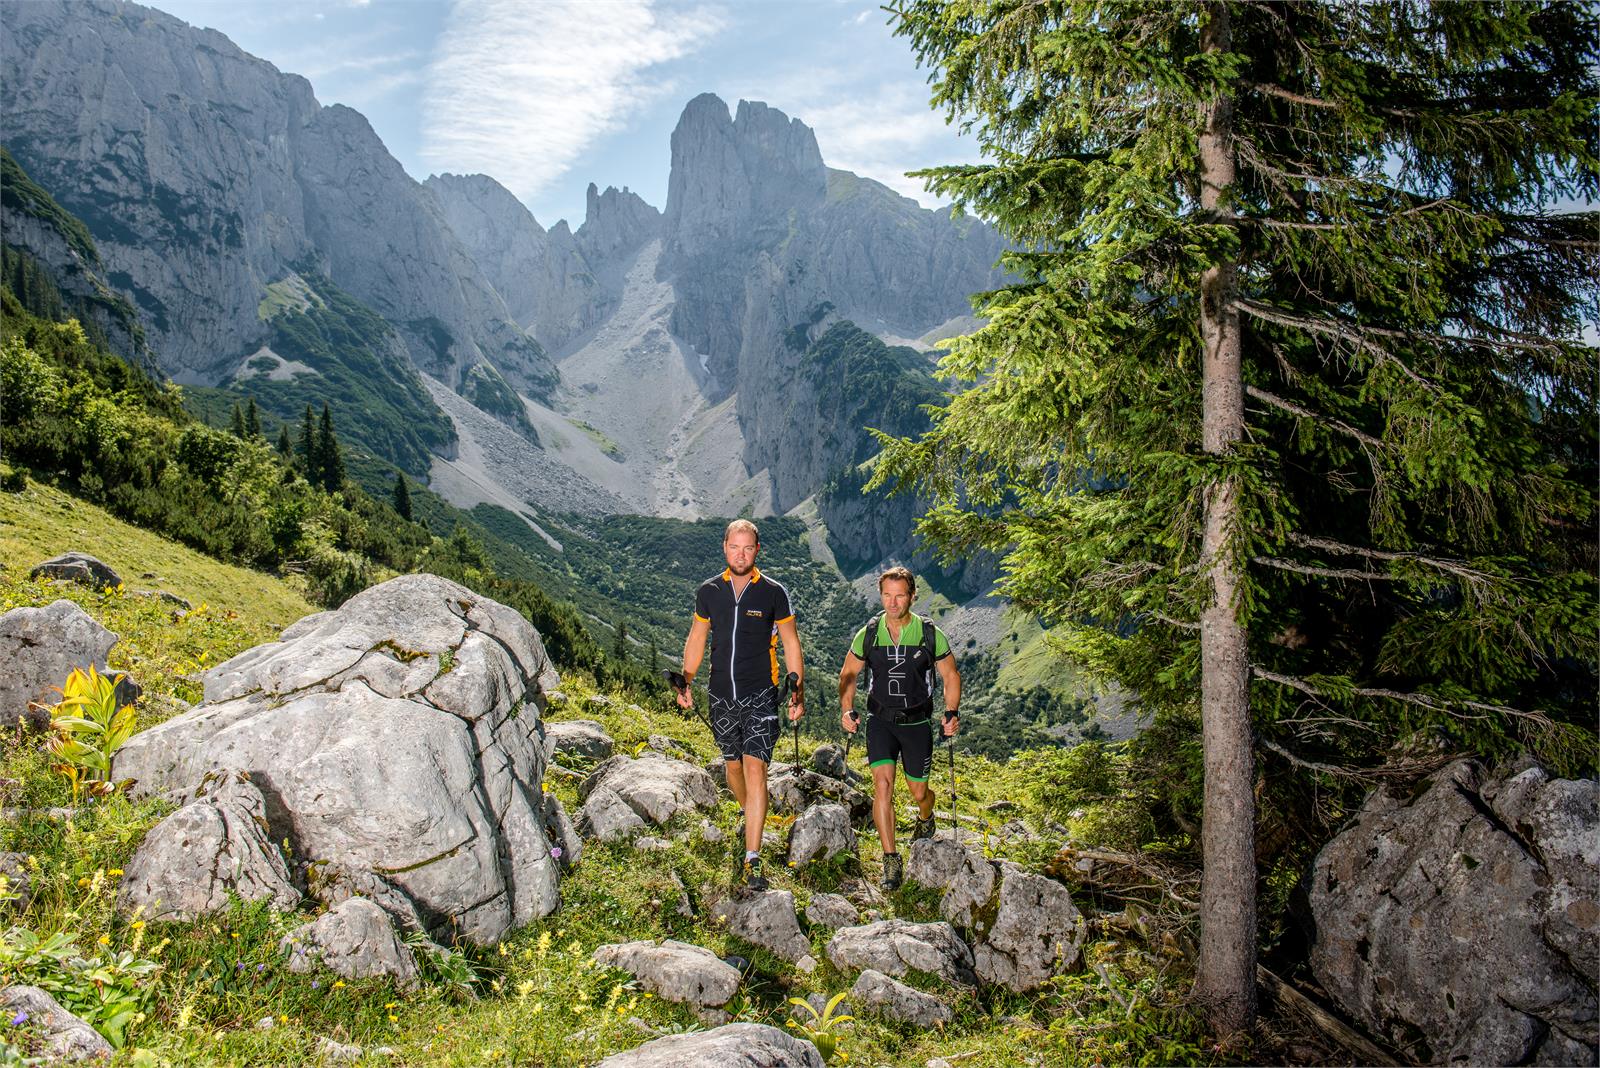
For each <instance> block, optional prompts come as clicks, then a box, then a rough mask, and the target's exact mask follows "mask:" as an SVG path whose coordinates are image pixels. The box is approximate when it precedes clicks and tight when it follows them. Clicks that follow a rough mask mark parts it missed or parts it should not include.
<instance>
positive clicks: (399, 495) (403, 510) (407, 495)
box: [394, 472, 411, 523]
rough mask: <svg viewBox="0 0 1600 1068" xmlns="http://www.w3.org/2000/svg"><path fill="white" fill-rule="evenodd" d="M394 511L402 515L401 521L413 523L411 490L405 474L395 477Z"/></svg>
mask: <svg viewBox="0 0 1600 1068" xmlns="http://www.w3.org/2000/svg"><path fill="white" fill-rule="evenodd" d="M394 510H395V511H396V512H398V513H400V518H401V519H404V520H405V521H406V522H408V523H409V522H411V490H410V488H409V487H407V486H406V476H405V473H404V472H401V473H399V474H397V475H395V476H394Z"/></svg>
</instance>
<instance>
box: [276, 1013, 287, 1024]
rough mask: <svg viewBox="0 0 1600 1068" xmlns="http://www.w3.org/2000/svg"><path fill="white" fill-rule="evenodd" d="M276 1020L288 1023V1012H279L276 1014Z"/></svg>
mask: <svg viewBox="0 0 1600 1068" xmlns="http://www.w3.org/2000/svg"><path fill="white" fill-rule="evenodd" d="M278 1022H279V1023H288V1022H289V1014H288V1013H279V1014H278Z"/></svg>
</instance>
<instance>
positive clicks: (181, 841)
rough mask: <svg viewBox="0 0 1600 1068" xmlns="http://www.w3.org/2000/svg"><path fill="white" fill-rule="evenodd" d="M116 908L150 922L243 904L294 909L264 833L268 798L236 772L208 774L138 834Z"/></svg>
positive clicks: (294, 893) (284, 870)
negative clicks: (231, 900)
mask: <svg viewBox="0 0 1600 1068" xmlns="http://www.w3.org/2000/svg"><path fill="white" fill-rule="evenodd" d="M126 869H127V870H126V871H125V872H124V873H123V876H122V882H121V885H120V887H119V889H118V891H117V908H118V909H120V910H121V911H122V912H123V913H125V914H127V913H132V912H133V911H135V910H136V909H139V908H141V907H142V908H143V910H144V911H143V912H142V913H141V916H143V917H144V918H145V919H150V920H192V919H194V918H196V917H197V916H204V915H207V914H208V913H213V912H220V911H222V910H224V909H226V908H228V904H229V898H230V895H232V894H237V895H238V896H239V897H240V898H242V899H243V900H245V901H263V900H265V901H270V902H271V903H272V905H273V907H274V908H278V909H292V908H294V907H295V906H296V905H298V904H299V903H300V896H301V895H300V891H299V890H298V889H296V888H295V885H294V883H293V881H292V880H291V879H290V877H289V869H288V866H287V865H286V864H285V863H284V860H283V854H282V853H281V852H280V851H279V849H278V846H277V844H276V843H275V842H274V841H273V840H272V839H271V837H269V835H268V831H267V803H266V800H265V799H264V798H263V797H262V796H261V791H260V790H258V789H256V786H255V784H254V783H252V782H251V781H250V780H249V778H248V777H246V776H245V775H243V774H241V773H239V772H221V773H216V774H211V775H207V776H205V777H204V779H202V781H201V783H200V785H199V786H198V787H197V788H196V789H195V791H194V793H193V795H192V798H191V799H190V800H189V801H188V802H187V803H186V804H185V805H184V806H183V807H182V808H180V809H178V811H176V812H174V813H173V814H172V815H170V816H168V817H167V818H166V819H164V820H162V821H161V822H160V823H158V824H156V825H155V827H153V828H151V830H150V832H149V833H148V834H146V835H145V836H144V841H143V842H141V843H140V844H139V848H138V849H137V850H135V851H134V854H133V857H132V858H131V859H130V860H129V861H128V863H127V865H126Z"/></svg>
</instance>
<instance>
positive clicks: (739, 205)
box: [666, 93, 828, 256]
mask: <svg viewBox="0 0 1600 1068" xmlns="http://www.w3.org/2000/svg"><path fill="white" fill-rule="evenodd" d="M827 194H828V172H827V168H826V167H825V166H824V165H823V163H822V152H821V150H819V149H818V148H817V138H816V135H815V134H813V133H812V132H811V128H810V127H808V126H807V125H806V124H805V123H803V122H801V121H800V120H799V119H791V118H789V117H788V116H787V115H785V114H784V113H783V112H781V111H779V110H777V109H776V108H771V107H768V106H767V105H766V104H763V103H759V102H752V101H748V100H741V101H740V102H739V107H738V112H737V114H736V115H734V116H731V117H730V116H729V114H728V107H727V105H726V104H724V103H723V102H722V100H721V98H719V97H717V96H716V95H715V94H713V93H702V94H701V95H699V96H697V97H695V98H694V99H693V100H691V101H689V104H688V106H687V107H685V108H684V109H683V115H682V116H681V117H680V118H679V119H678V125H677V128H676V129H674V130H673V131H672V171H671V175H670V177H669V179H668V182H667V210H666V223H667V234H668V236H669V238H670V239H671V241H672V243H673V246H674V249H675V250H676V251H677V252H679V253H680V254H683V255H689V256H693V255H696V254H697V253H699V252H702V251H704V250H706V249H707V248H708V247H709V246H711V245H714V244H716V243H718V242H721V241H725V240H728V239H730V238H734V237H737V236H740V235H747V236H749V237H752V238H757V239H759V238H760V237H761V236H762V233H763V232H764V231H767V230H771V229H773V228H774V227H779V226H783V225H786V220H787V219H788V218H789V215H790V213H791V212H792V211H794V210H795V209H802V210H803V209H806V208H809V207H812V206H814V205H817V204H821V203H822V202H823V201H824V200H825V199H826V198H827Z"/></svg>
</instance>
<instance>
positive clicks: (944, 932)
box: [827, 920, 975, 986]
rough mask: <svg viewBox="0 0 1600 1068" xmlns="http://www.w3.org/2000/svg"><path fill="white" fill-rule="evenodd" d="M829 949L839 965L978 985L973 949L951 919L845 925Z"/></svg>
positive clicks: (839, 966) (829, 952) (831, 956)
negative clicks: (959, 933)
mask: <svg viewBox="0 0 1600 1068" xmlns="http://www.w3.org/2000/svg"><path fill="white" fill-rule="evenodd" d="M827 953H828V959H829V960H831V961H832V962H833V963H834V966H835V967H837V968H840V969H857V970H859V969H865V968H875V969H877V970H878V971H880V972H882V973H884V974H885V975H896V976H898V975H904V974H906V972H908V971H918V972H923V973H925V974H927V975H933V976H938V977H939V978H940V979H943V980H945V981H946V982H950V983H963V984H966V985H968V986H972V985H975V976H974V974H973V970H972V951H971V950H970V949H968V948H967V944H966V943H965V942H963V941H962V940H961V936H960V935H958V934H956V930H955V928H954V927H951V926H950V925H949V924H948V923H912V922H911V921H909V920H878V921H877V922H875V923H869V924H866V925H864V926H861V927H845V928H841V929H840V930H838V931H836V932H834V935H833V937H832V938H831V939H829V941H828V949H827Z"/></svg>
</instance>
